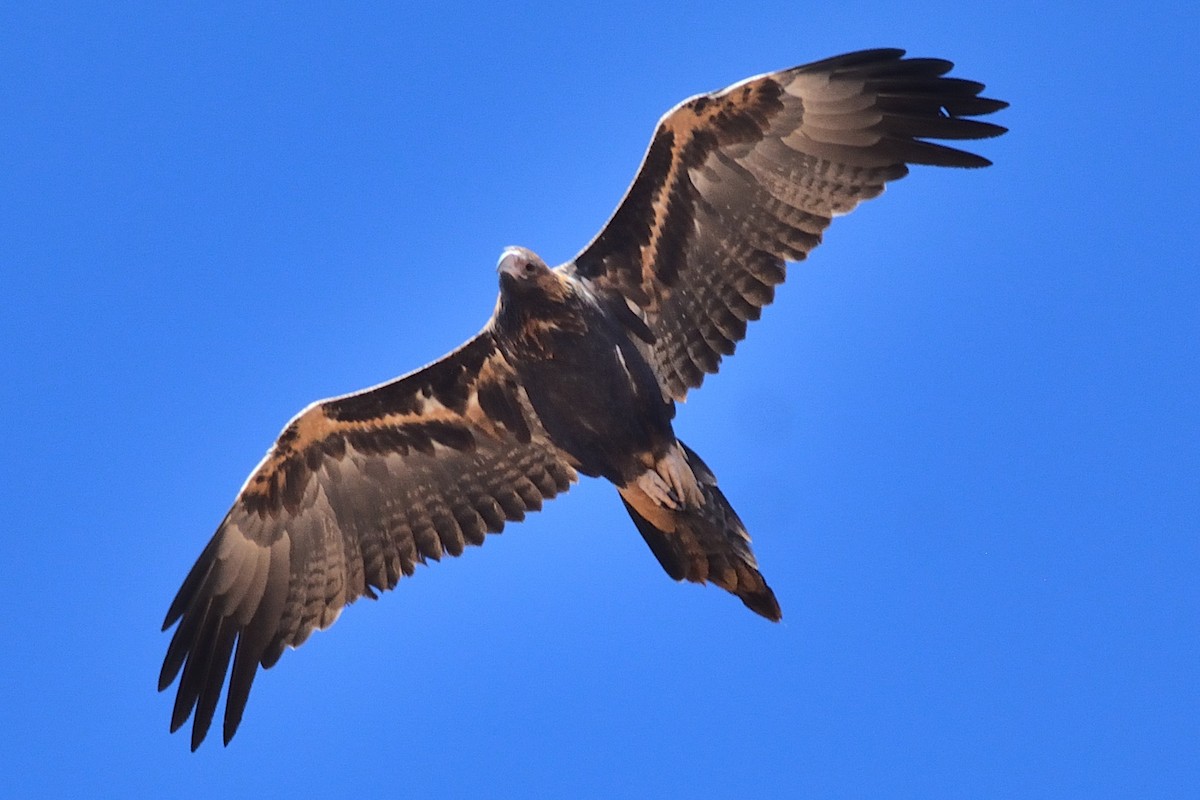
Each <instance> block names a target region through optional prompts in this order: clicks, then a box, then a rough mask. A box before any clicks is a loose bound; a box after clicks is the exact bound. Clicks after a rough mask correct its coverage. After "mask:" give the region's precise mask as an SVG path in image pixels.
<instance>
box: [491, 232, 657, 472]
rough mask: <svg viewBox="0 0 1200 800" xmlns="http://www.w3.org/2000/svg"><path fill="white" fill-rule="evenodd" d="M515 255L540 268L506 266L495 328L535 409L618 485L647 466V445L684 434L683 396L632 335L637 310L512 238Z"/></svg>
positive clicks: (562, 443)
mask: <svg viewBox="0 0 1200 800" xmlns="http://www.w3.org/2000/svg"><path fill="white" fill-rule="evenodd" d="M506 260H510V261H511V262H512V266H513V269H512V271H513V272H514V273H516V272H518V271H519V270H520V269H522V268H523V267H524V265H529V268H531V269H532V270H533V273H532V274H531V275H530V276H529V277H522V276H520V275H517V276H514V275H510V274H509V273H507V272H504V271H503V270H504V266H502V267H501V279H500V299H499V301H498V304H497V312H496V314H495V316H494V318H493V320H492V321H491V322H490V323H489V328H490V329H491V330H493V331H494V335H495V337H496V343H497V345H498V347H499V349H500V351H501V352H502V353H503V354H504V356H505V358H506V359H507V360H508V361H509V362H510V363H512V364H515V365H516V373H517V377H518V379H519V381H520V383H521V385H522V386H524V387H525V391H526V394H527V395H528V397H529V403H530V405H531V406H532V407H533V411H534V413H536V414H537V416H538V418H539V419H540V420H541V422H542V426H543V427H544V428H545V429H546V433H547V434H548V435H549V437H550V439H551V440H552V441H553V442H554V443H555V444H556V445H557V446H558V447H559V448H560V449H561V450H563V451H564V452H566V453H567V454H569V455H570V456H571V458H572V459H573V460H574V464H573V466H574V467H575V469H577V470H578V471H579V472H582V473H583V474H584V475H588V476H590V477H593V478H594V477H603V478H607V479H608V480H610V481H612V482H613V483H616V484H617V485H621V484H623V483H625V482H627V481H630V480H633V479H635V478H636V477H637V476H638V475H639V474H640V473H641V472H642V471H644V469H645V467H644V466H641V465H640V460H639V454H642V453H653V454H655V455H656V456H658V457H662V456H663V455H665V454H666V452H667V449H668V448H669V447H670V446H671V445H672V444H673V442H674V441H675V434H674V432H673V431H672V429H671V419H672V418H673V417H674V416H675V404H674V402H673V401H672V400H671V399H670V398H669V397H664V395H663V393H662V389H661V388H660V387H659V385H658V380H657V378H655V376H654V370H653V368H652V367H651V366H650V364H649V362H647V360H646V357H645V356H644V355H643V353H642V351H641V350H639V349H638V347H637V345H636V344H635V343H634V341H633V339H632V338H631V334H632V333H633V332H634V330H638V332H641V331H644V330H645V326H644V325H641V324H640V320H637V318H636V317H634V316H633V315H632V314H629V316H628V317H626V318H624V319H622V318H621V317H618V316H617V315H616V314H615V313H614V312H613V302H612V301H609V302H608V303H607V304H605V301H604V300H602V299H601V298H600V297H598V296H597V295H596V294H595V293H594V292H593V291H592V290H591V288H590V287H588V286H587V282H585V281H584V280H581V279H579V278H577V277H574V276H572V275H569V274H566V273H561V272H555V271H553V270H551V269H549V268H547V267H546V265H545V264H544V263H543V262H542V261H541V259H540V258H538V257H537V256H536V255H534V254H533V253H532V252H530V251H528V250H525V249H524V248H510V249H509V250H508V251H506V253H505V257H504V259H502V265H503V264H504V262H505V261H506ZM616 302H620V301H616ZM602 304H604V305H602ZM623 323H624V324H623ZM633 324H639V325H640V329H631V325H633ZM639 467H640V468H639Z"/></svg>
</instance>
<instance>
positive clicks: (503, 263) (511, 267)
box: [496, 247, 526, 278]
mask: <svg viewBox="0 0 1200 800" xmlns="http://www.w3.org/2000/svg"><path fill="white" fill-rule="evenodd" d="M525 260H526V257H525V255H524V254H523V253H521V251H520V250H517V249H516V248H515V247H508V248H505V250H504V252H503V253H501V254H500V261H499V262H497V264H496V272H498V273H500V274H501V275H507V276H509V277H510V278H517V277H520V274H521V265H522V264H523V263H524V262H525Z"/></svg>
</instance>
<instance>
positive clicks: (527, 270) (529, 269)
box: [521, 261, 537, 278]
mask: <svg viewBox="0 0 1200 800" xmlns="http://www.w3.org/2000/svg"><path fill="white" fill-rule="evenodd" d="M521 274H522V275H524V276H525V277H526V278H532V277H533V276H534V275H535V274H537V265H536V264H534V263H533V262H532V261H526V262H525V263H524V264H522V265H521Z"/></svg>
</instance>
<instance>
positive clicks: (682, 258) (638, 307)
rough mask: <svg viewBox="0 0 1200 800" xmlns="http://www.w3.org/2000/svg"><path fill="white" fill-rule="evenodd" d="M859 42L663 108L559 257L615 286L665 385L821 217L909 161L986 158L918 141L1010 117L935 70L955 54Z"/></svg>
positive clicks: (680, 393)
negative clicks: (596, 227) (588, 234)
mask: <svg viewBox="0 0 1200 800" xmlns="http://www.w3.org/2000/svg"><path fill="white" fill-rule="evenodd" d="M903 55H904V51H903V50H867V51H863V52H858V53H850V54H847V55H843V56H837V57H835V58H830V59H826V60H824V61H819V62H816V63H813V64H807V65H804V66H800V67H795V68H794V69H789V70H785V71H782V72H775V73H771V74H768V75H762V76H760V77H757V78H750V79H749V80H745V81H742V82H741V83H738V84H735V85H733V86H731V87H729V88H728V89H725V90H723V91H720V92H716V93H713V94H706V95H699V96H697V97H693V98H691V99H689V100H686V101H684V102H683V103H681V104H680V105H678V106H676V107H675V108H674V109H672V110H671V111H670V112H668V113H667V115H666V116H664V117H663V119H662V120H661V121H660V122H659V125H658V128H657V129H656V130H655V132H654V138H653V139H652V140H651V143H650V148H649V150H648V151H647V152H646V156H645V158H644V160H643V162H642V166H641V169H640V170H639V172H638V174H637V176H636V178H635V179H634V181H633V184H632V185H631V186H630V188H629V190H628V192H627V193H626V195H625V197H624V199H623V200H622V201H621V203H620V205H619V206H618V207H617V210H616V211H615V212H614V213H613V216H612V218H611V219H610V220H609V222H608V224H607V225H606V226H605V227H604V229H603V230H602V231H601V232H600V233H599V234H598V235H597V236H596V238H595V239H594V240H593V241H592V242H591V244H589V245H588V246H587V247H586V248H585V249H584V250H583V251H582V252H581V253H579V255H578V256H576V258H575V260H574V261H573V262H570V263H568V264H566V265H564V267H563V269H566V270H568V271H573V272H574V273H575V274H577V275H578V276H580V277H583V278H587V279H590V280H591V281H592V283H593V285H594V286H596V287H598V288H600V289H601V290H604V291H608V292H615V293H617V294H619V295H620V296H622V297H623V298H624V299H625V300H626V301H627V302H628V303H629V305H630V306H631V308H632V309H633V310H634V311H635V313H637V314H638V315H639V316H640V317H641V318H642V320H643V321H644V322H645V323H646V325H647V326H648V327H649V329H650V332H651V333H652V334H653V337H652V339H653V344H652V346H651V349H652V359H653V363H654V364H655V367H656V370H657V372H658V377H659V381H660V383H661V384H662V386H663V389H664V391H665V392H666V393H667V394H669V395H671V396H673V397H675V398H676V399H683V398H684V396H685V395H686V394H687V391H688V389H689V388H694V387H698V386H699V385H700V383H701V382H702V381H703V380H704V376H705V374H706V373H713V372H716V371H717V368H718V365H719V364H720V361H721V357H722V356H726V355H730V354H731V353H733V351H734V347H735V345H736V344H737V342H739V341H740V340H741V339H742V338H743V337H744V336H745V335H746V323H747V322H748V321H750V320H755V319H758V317H759V314H760V313H761V310H762V308H763V307H764V306H766V305H767V304H768V303H770V302H771V300H772V299H773V298H774V287H775V286H776V285H777V284H779V283H781V282H782V281H783V279H784V275H785V273H784V266H785V262H786V261H799V260H801V259H803V258H804V257H805V256H806V255H807V254H808V252H809V251H810V250H812V249H813V248H814V247H816V246H817V245H818V244H820V242H821V234H822V232H823V231H824V230H825V228H826V226H828V225H829V223H830V220H831V219H832V218H833V217H834V216H836V215H839V214H845V213H847V212H849V211H851V210H852V209H853V208H854V207H855V206H856V205H858V203H859V202H861V201H862V200H866V199H868V198H871V197H875V196H876V195H878V194H879V193H880V192H882V191H883V188H884V184H886V183H887V182H888V181H892V180H896V179H897V178H901V177H903V176H904V175H905V174H907V172H908V167H907V165H908V164H933V165H938V166H954V167H981V166H986V165H988V164H989V163H990V162H989V161H988V160H987V159H985V158H982V157H980V156H977V155H974V154H972V153H968V152H964V151H962V150H956V149H954V148H951V147H947V146H945V145H941V144H935V143H932V142H929V141H926V140H927V139H981V138H986V137H990V136H996V135H999V134H1001V133H1003V132H1004V130H1005V129H1004V128H1002V127H1000V126H998V125H992V124H989V123H986V122H981V121H978V120H972V119H968V118H969V117H972V116H977V115H981V114H989V113H991V112H993V111H997V110H999V109H1001V108H1004V107H1005V106H1007V103H1004V102H1002V101H998V100H990V99H987V98H983V97H979V92H980V91H982V89H983V85H982V84H979V83H975V82H972V81H965V80H961V79H958V78H948V77H944V75H945V74H946V73H947V72H949V71H950V69H951V67H952V66H953V64H951V63H950V62H949V61H943V60H940V59H928V58H910V59H905V58H903Z"/></svg>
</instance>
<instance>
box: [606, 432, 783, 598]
mask: <svg viewBox="0 0 1200 800" xmlns="http://www.w3.org/2000/svg"><path fill="white" fill-rule="evenodd" d="M680 445H681V446H682V447H683V452H684V454H685V455H686V457H687V462H688V466H689V467H690V468H691V470H692V473H693V474H694V475H695V477H696V481H697V483H698V484H699V487H700V493H701V495H702V497H703V503H702V504H700V505H699V506H683V507H679V508H669V507H666V506H664V505H662V504H661V503H659V502H657V501H656V500H655V499H654V498H652V497H651V496H650V495H649V494H647V493H646V492H645V491H644V490H643V489H642V488H641V487H640V486H639V485H638V484H637V483H629V484H627V485H626V486H623V487H620V489H619V491H620V493H621V501H622V502H623V503H624V504H625V509H626V510H627V511H628V512H629V516H630V517H631V518H632V519H633V524H634V525H636V526H637V529H638V532H639V533H641V534H642V538H643V539H645V540H646V544H647V545H649V546H650V551H651V552H652V553H654V557H655V558H657V559H658V563H659V564H661V565H662V568H663V570H664V571H666V573H667V574H668V575H670V576H671V577H672V578H674V579H675V580H677V581H679V580H685V579H686V580H689V581H693V582H695V583H705V582H708V583H712V584H715V585H717V586H720V587H721V588H722V589H724V590H725V591H727V592H730V593H732V594H734V595H737V597H738V598H739V599H740V600H741V601H742V602H743V603H744V604H745V605H746V607H747V608H749V609H750V610H751V611H753V612H755V613H756V614H760V615H762V616H764V617H766V618H767V619H769V620H772V621H778V620H779V619H780V618H781V617H782V612H781V611H780V609H779V603H778V602H777V601H776V599H775V593H774V592H773V591H771V587H770V586H768V585H767V582H766V580H765V579H764V578H763V576H762V573H760V572H759V571H758V563H757V562H756V561H755V559H754V553H753V552H751V550H750V536H749V534H747V533H746V527H745V526H744V525H743V524H742V521H741V520H740V519H739V518H738V515H737V512H735V511H734V510H733V507H732V506H731V505H729V501H728V500H726V499H725V495H724V494H723V493H722V492H721V490H720V489H719V488H717V480H716V477H715V476H714V475H713V473H712V471H711V470H710V469H709V468H708V466H707V465H705V463H704V462H703V461H702V460H701V459H700V457H699V456H697V455H696V454H695V453H694V452H693V451H692V450H691V448H689V447H688V446H687V445H684V444H683V443H682V442H680Z"/></svg>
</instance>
